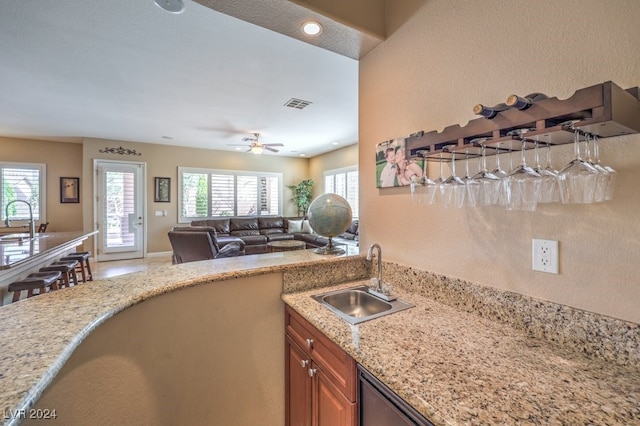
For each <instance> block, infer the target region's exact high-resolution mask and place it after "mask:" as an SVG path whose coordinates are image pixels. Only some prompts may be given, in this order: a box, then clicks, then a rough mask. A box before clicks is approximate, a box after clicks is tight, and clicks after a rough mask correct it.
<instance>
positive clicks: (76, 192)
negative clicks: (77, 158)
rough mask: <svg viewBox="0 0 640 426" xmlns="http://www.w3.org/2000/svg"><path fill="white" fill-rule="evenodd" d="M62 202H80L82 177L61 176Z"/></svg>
mask: <svg viewBox="0 0 640 426" xmlns="http://www.w3.org/2000/svg"><path fill="white" fill-rule="evenodd" d="M60 202H61V203H79V202H80V178H77V177H61V178H60Z"/></svg>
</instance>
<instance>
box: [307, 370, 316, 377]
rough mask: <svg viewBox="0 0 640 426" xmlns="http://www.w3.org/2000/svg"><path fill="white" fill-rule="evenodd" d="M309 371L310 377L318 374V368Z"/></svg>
mask: <svg viewBox="0 0 640 426" xmlns="http://www.w3.org/2000/svg"><path fill="white" fill-rule="evenodd" d="M308 371H309V377H313V376H315V375H316V373H317V372H318V370H317V369H316V368H310V369H309V370H308Z"/></svg>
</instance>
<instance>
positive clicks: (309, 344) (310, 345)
mask: <svg viewBox="0 0 640 426" xmlns="http://www.w3.org/2000/svg"><path fill="white" fill-rule="evenodd" d="M307 346H308V347H309V349H313V339H307Z"/></svg>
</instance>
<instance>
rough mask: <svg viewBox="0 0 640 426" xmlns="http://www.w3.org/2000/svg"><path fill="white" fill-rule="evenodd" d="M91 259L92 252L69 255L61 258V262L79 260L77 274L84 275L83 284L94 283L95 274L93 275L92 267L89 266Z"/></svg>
mask: <svg viewBox="0 0 640 426" xmlns="http://www.w3.org/2000/svg"><path fill="white" fill-rule="evenodd" d="M90 257H91V252H90V251H80V252H77V253H69V254H68V255H66V256H64V257H61V258H60V260H61V261H67V260H77V261H78V267H77V272H80V274H81V275H82V282H83V283H86V282H87V281H93V274H92V273H91V265H90V264H89V258H90Z"/></svg>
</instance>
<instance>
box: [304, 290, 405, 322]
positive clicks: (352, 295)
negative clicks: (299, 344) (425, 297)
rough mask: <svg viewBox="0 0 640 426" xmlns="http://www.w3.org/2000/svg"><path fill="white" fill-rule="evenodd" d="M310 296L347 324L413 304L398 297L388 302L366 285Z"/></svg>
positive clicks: (367, 319) (389, 312)
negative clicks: (373, 293) (374, 293)
mask: <svg viewBox="0 0 640 426" xmlns="http://www.w3.org/2000/svg"><path fill="white" fill-rule="evenodd" d="M311 297H312V298H313V299H314V300H316V301H318V302H320V303H322V304H323V305H324V306H326V307H327V308H328V309H329V310H331V311H332V312H334V313H336V314H338V316H340V317H341V318H342V319H344V320H345V321H347V322H348V323H349V324H359V323H361V322H364V321H369V320H372V319H374V318H379V317H381V316H384V315H389V314H392V313H394V312H398V311H401V310H404V309H408V308H411V307H413V306H414V305H412V304H411V303H408V302H405V301H404V300H400V299H396V300H393V301H390V302H388V301H386V300H382V299H380V298H378V297H376V296H374V295H372V294H370V293H369V287H367V286H359V287H353V288H347V289H343V290H336V291H331V292H328V293H322V294H316V295H314V296H311Z"/></svg>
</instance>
